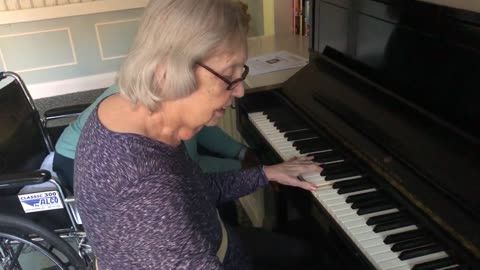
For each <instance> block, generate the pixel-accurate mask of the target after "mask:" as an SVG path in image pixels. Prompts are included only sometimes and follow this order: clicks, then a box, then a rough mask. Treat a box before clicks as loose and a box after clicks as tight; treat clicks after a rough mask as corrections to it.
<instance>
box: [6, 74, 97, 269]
mask: <svg viewBox="0 0 480 270" xmlns="http://www.w3.org/2000/svg"><path fill="white" fill-rule="evenodd" d="M2 86H3V87H2ZM85 107H86V105H76V106H69V107H63V108H58V109H53V110H49V111H47V112H45V114H44V116H42V117H41V116H40V113H39V112H38V110H37V108H36V107H35V105H34V103H33V99H32V98H31V96H30V94H29V92H28V90H27V88H26V86H25V84H24V83H23V81H22V79H21V78H20V77H19V76H18V75H17V74H15V73H13V72H0V270H3V269H5V270H7V269H8V270H25V269H45V270H46V269H48V270H51V269H62V270H70V269H80V270H83V269H95V266H94V261H95V257H94V255H93V252H92V250H91V247H90V246H89V245H88V241H87V238H86V235H85V232H84V231H83V228H82V223H81V219H80V217H79V216H78V212H77V210H76V207H75V199H74V197H73V194H72V193H71V192H69V191H68V190H67V189H66V188H64V187H63V186H62V182H61V181H60V179H57V177H56V176H55V173H54V172H53V171H52V170H51V169H50V168H51V162H52V161H53V152H54V147H53V145H54V144H53V143H54V141H55V140H52V137H55V136H53V135H52V134H57V136H58V134H59V133H61V131H62V129H63V128H64V127H65V125H63V126H60V127H58V126H57V127H49V124H48V122H49V121H51V120H58V119H66V118H68V117H75V116H76V115H78V114H79V113H80V112H81V111H83V109H84V108H85Z"/></svg>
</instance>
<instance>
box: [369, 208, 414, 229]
mask: <svg viewBox="0 0 480 270" xmlns="http://www.w3.org/2000/svg"><path fill="white" fill-rule="evenodd" d="M405 216H406V214H405V213H404V212H402V211H399V212H394V213H389V214H385V215H380V216H374V217H371V218H369V219H367V225H369V226H374V225H377V224H382V223H387V222H390V221H393V220H398V219H399V218H403V217H405Z"/></svg>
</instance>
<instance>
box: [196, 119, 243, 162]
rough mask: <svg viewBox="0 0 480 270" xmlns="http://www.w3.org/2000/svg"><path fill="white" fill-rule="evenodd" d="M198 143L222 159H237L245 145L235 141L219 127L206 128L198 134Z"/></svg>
mask: <svg viewBox="0 0 480 270" xmlns="http://www.w3.org/2000/svg"><path fill="white" fill-rule="evenodd" d="M197 140H198V143H199V144H200V145H201V146H203V147H204V148H206V149H207V150H209V151H211V152H214V153H217V154H219V155H220V156H222V157H226V158H236V156H237V155H238V153H239V152H240V150H241V149H242V147H243V145H242V144H241V143H239V142H237V141H235V140H234V139H233V138H232V137H230V136H229V135H228V134H226V133H225V132H224V131H223V130H222V129H221V128H219V127H216V126H215V127H204V128H202V130H201V131H200V132H199V133H198V134H197Z"/></svg>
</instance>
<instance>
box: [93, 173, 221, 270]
mask: <svg viewBox="0 0 480 270" xmlns="http://www.w3.org/2000/svg"><path fill="white" fill-rule="evenodd" d="M183 182H184V181H183V179H181V178H179V177H176V176H170V177H165V175H164V174H162V175H159V176H151V177H149V178H145V179H141V180H139V181H135V182H134V183H132V185H131V186H129V187H128V189H126V188H125V189H123V190H122V191H121V192H119V194H118V195H117V199H116V200H115V201H116V202H117V203H116V204H115V205H114V206H113V207H112V208H113V209H112V211H111V216H110V217H109V219H112V220H115V222H108V223H109V224H110V226H111V227H110V229H109V231H110V232H109V234H117V235H118V240H115V241H121V242H123V244H122V245H119V244H118V243H101V245H102V246H101V247H98V246H97V248H102V251H103V252H107V253H109V254H110V257H109V258H110V262H105V263H104V264H101V266H102V265H105V266H106V269H138V270H142V269H205V270H210V269H223V267H222V264H221V263H220V261H219V260H218V258H217V256H216V252H217V250H218V245H214V244H212V242H210V241H206V240H205V239H204V237H203V236H204V233H207V234H209V235H212V236H215V238H216V240H217V241H215V242H218V243H219V242H220V239H221V229H220V226H219V223H218V222H217V219H216V212H215V210H214V208H204V209H202V211H198V210H199V209H198V206H197V205H196V204H197V200H195V198H194V197H192V200H188V198H186V197H184V196H181V195H180V194H185V193H186V194H192V193H193V192H195V191H194V190H193V189H194V187H188V186H184V185H183ZM180 190H181V191H182V192H181V193H180V194H179V191H180ZM179 195H180V196H179ZM92 199H95V198H92ZM202 221H204V222H205V221H208V223H209V224H210V225H209V226H206V224H202ZM90 222H92V221H90ZM124 228H128V231H124ZM90 229H94V228H92V227H90ZM98 233H99V234H100V233H101V232H98ZM110 239H116V237H112V238H110ZM110 247H115V251H113V250H112V252H110V251H106V250H109V249H110ZM105 249H106V250H105ZM125 254H128V256H125ZM166 258H169V259H168V260H167V259H166ZM113 262H114V263H113Z"/></svg>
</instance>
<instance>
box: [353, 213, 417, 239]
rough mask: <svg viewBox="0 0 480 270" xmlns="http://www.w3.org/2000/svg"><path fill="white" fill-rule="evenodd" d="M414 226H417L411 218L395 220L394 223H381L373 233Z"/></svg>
mask: <svg viewBox="0 0 480 270" xmlns="http://www.w3.org/2000/svg"><path fill="white" fill-rule="evenodd" d="M392 208H393V207H392ZM360 210H362V209H360ZM360 210H358V211H360ZM384 210H387V209H384ZM357 213H358V212H357ZM359 215H360V214H359ZM414 224H415V222H414V221H413V220H412V219H410V218H405V219H398V220H395V221H392V222H387V223H381V224H378V225H375V227H374V228H373V231H374V232H376V233H379V232H386V231H390V230H395V229H399V228H403V227H407V226H410V225H414Z"/></svg>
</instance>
